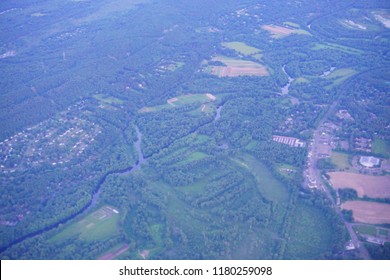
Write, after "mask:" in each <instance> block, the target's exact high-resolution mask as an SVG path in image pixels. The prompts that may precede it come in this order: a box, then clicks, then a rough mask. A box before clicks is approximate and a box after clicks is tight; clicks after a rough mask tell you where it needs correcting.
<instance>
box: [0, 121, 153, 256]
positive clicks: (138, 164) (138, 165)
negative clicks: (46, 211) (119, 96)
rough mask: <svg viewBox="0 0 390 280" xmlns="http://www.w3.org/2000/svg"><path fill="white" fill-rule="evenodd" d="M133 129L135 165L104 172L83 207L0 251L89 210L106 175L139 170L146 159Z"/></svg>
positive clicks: (1, 249) (139, 138)
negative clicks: (135, 138) (135, 152)
mask: <svg viewBox="0 0 390 280" xmlns="http://www.w3.org/2000/svg"><path fill="white" fill-rule="evenodd" d="M135 130H136V133H137V141H136V142H135V143H134V146H135V149H136V151H137V154H138V160H137V162H136V164H135V165H133V166H129V167H126V168H124V169H117V170H112V171H108V172H106V173H105V174H104V175H103V177H101V178H100V180H99V181H98V183H97V184H96V187H95V190H94V191H93V194H92V198H91V200H90V201H89V202H88V203H87V204H86V205H85V206H84V207H83V208H81V209H80V210H79V211H77V212H76V213H73V214H72V215H70V216H68V217H66V218H63V219H62V220H60V221H58V222H56V223H54V224H52V225H49V226H47V227H45V228H43V229H40V230H37V231H35V232H32V233H29V234H27V235H25V236H22V237H20V238H18V239H16V240H14V241H12V242H11V243H9V244H8V245H6V246H3V247H1V248H0V252H4V251H5V250H7V249H8V248H10V247H11V246H13V245H16V244H18V243H20V242H23V241H24V240H26V239H28V238H31V237H35V236H38V235H40V234H42V233H45V232H47V231H49V230H52V229H55V228H57V227H58V226H59V225H61V224H65V223H67V222H69V221H70V220H73V219H74V218H76V217H77V216H79V215H81V214H84V213H85V212H87V211H89V210H90V209H91V208H92V207H93V206H95V205H96V203H97V201H98V200H99V195H100V188H101V187H102V185H103V184H104V182H105V181H106V179H107V177H108V176H110V175H125V174H130V173H131V172H133V171H135V170H139V169H140V168H141V165H142V163H144V162H145V160H146V159H145V158H144V155H143V153H142V150H141V142H142V133H141V132H140V130H139V128H138V127H137V126H135Z"/></svg>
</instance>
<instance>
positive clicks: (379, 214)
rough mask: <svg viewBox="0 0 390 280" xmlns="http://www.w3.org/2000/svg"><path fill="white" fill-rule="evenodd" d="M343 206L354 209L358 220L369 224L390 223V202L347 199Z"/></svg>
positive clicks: (354, 215) (353, 211)
mask: <svg viewBox="0 0 390 280" xmlns="http://www.w3.org/2000/svg"><path fill="white" fill-rule="evenodd" d="M341 208H343V209H346V210H352V213H353V218H354V219H355V221H357V222H361V223H367V224H390V204H385V203H378V202H369V201H347V202H345V203H343V204H342V205H341Z"/></svg>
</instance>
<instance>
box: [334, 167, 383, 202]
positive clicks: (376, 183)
mask: <svg viewBox="0 0 390 280" xmlns="http://www.w3.org/2000/svg"><path fill="white" fill-rule="evenodd" d="M328 174H329V176H330V182H331V183H332V187H333V188H334V189H345V188H350V189H354V190H356V192H357V194H358V196H359V197H364V196H368V197H372V198H390V176H370V175H363V174H357V173H347V172H330V173H328Z"/></svg>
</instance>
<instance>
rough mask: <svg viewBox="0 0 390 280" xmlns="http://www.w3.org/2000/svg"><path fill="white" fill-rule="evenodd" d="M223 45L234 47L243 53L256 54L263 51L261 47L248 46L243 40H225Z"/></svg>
mask: <svg viewBox="0 0 390 280" xmlns="http://www.w3.org/2000/svg"><path fill="white" fill-rule="evenodd" d="M222 46H224V47H226V48H229V49H233V50H235V51H236V52H238V53H241V54H243V55H254V54H258V53H259V52H261V50H260V49H257V48H255V47H251V46H248V45H247V44H245V43H243V42H225V43H222Z"/></svg>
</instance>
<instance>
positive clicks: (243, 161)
mask: <svg viewBox="0 0 390 280" xmlns="http://www.w3.org/2000/svg"><path fill="white" fill-rule="evenodd" d="M232 160H233V161H234V162H235V163H237V164H238V165H240V166H241V167H244V168H246V169H248V170H249V171H250V172H251V173H252V174H253V176H254V177H255V179H256V183H257V187H258V189H259V191H260V193H262V194H263V195H264V196H265V197H267V198H268V199H270V200H273V201H278V202H288V199H289V192H288V190H287V189H286V188H285V187H284V186H283V184H282V183H281V182H280V181H278V180H277V179H276V178H275V177H274V176H273V175H272V173H271V171H270V170H269V169H268V168H267V167H266V166H265V164H263V163H262V162H260V161H258V160H256V159H255V158H254V157H252V156H250V155H248V154H242V155H240V156H238V157H236V158H233V159H232Z"/></svg>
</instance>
